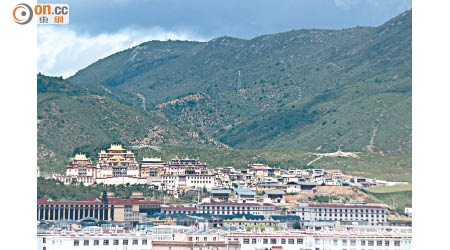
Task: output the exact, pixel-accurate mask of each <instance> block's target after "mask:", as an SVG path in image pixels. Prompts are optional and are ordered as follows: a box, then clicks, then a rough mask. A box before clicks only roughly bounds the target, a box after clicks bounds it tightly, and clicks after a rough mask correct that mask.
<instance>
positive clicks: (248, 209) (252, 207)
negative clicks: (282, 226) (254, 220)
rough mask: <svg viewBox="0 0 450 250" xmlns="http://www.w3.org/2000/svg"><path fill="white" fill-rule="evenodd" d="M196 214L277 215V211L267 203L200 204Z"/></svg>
mask: <svg viewBox="0 0 450 250" xmlns="http://www.w3.org/2000/svg"><path fill="white" fill-rule="evenodd" d="M197 213H202V214H224V215H233V214H253V215H264V216H270V215H278V214H279V211H278V210H276V209H275V206H274V205H273V204H269V203H201V204H198V205H197Z"/></svg>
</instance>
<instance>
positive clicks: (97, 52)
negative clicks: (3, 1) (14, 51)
mask: <svg viewBox="0 0 450 250" xmlns="http://www.w3.org/2000/svg"><path fill="white" fill-rule="evenodd" d="M168 39H171V40H194V41H206V40H207V39H206V38H203V37H201V36H198V35H196V34H195V33H193V32H190V31H168V30H165V29H163V28H161V27H158V26H155V27H152V28H149V29H141V28H126V29H122V30H120V31H118V32H115V33H102V34H97V35H89V34H83V33H81V32H78V31H75V30H72V29H70V28H66V27H56V26H42V27H39V28H38V72H41V73H43V74H46V75H52V76H63V77H69V76H72V75H73V74H75V73H76V72H77V71H78V70H80V69H82V68H84V67H86V66H88V65H90V64H92V63H94V62H95V61H97V60H99V59H101V58H104V57H106V56H109V55H111V54H113V53H115V52H118V51H121V50H124V49H127V48H130V47H133V46H136V45H138V44H140V43H143V42H146V41H150V40H162V41H165V40H168Z"/></svg>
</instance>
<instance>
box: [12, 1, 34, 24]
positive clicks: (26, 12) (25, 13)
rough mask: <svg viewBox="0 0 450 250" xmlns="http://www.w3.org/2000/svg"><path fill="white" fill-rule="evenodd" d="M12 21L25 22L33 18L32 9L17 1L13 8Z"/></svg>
mask: <svg viewBox="0 0 450 250" xmlns="http://www.w3.org/2000/svg"><path fill="white" fill-rule="evenodd" d="M13 17H14V21H15V22H16V23H18V24H27V23H29V22H30V21H31V19H33V9H32V8H31V7H30V6H29V5H28V4H26V3H19V4H18V5H16V7H15V8H14V10H13Z"/></svg>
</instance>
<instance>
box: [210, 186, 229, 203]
mask: <svg viewBox="0 0 450 250" xmlns="http://www.w3.org/2000/svg"><path fill="white" fill-rule="evenodd" d="M230 195H231V190H229V189H213V190H211V198H212V199H215V200H219V201H227V200H228V199H229V198H230Z"/></svg>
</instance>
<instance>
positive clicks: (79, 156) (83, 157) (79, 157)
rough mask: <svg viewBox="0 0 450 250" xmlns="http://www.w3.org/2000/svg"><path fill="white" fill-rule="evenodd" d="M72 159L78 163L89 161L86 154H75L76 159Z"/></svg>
mask: <svg viewBox="0 0 450 250" xmlns="http://www.w3.org/2000/svg"><path fill="white" fill-rule="evenodd" d="M72 159H73V160H76V161H87V160H88V158H87V157H86V155H85V154H75V157H74V158H72Z"/></svg>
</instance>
